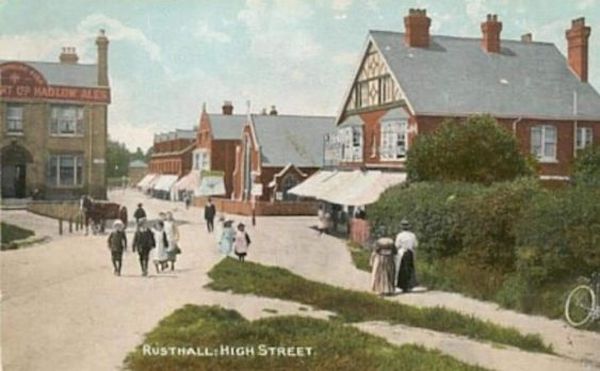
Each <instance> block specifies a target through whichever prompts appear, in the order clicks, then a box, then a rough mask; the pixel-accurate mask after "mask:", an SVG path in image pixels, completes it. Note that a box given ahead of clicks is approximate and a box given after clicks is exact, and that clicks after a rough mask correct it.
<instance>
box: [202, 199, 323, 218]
mask: <svg viewBox="0 0 600 371" xmlns="http://www.w3.org/2000/svg"><path fill="white" fill-rule="evenodd" d="M206 201H207V198H206V197H194V201H193V204H194V206H197V207H204V205H205V204H206ZM212 202H213V204H214V205H215V207H216V208H217V213H226V214H236V215H246V216H250V215H252V203H250V202H245V201H232V200H228V199H225V198H216V197H215V198H213V199H212ZM318 207H319V204H318V203H317V202H315V201H275V202H269V201H256V215H257V216H277V215H281V216H293V215H316V214H317V210H318Z"/></svg>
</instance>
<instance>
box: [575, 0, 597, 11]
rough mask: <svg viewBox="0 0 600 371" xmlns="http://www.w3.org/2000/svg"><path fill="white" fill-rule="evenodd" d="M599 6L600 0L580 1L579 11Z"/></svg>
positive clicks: (578, 4)
mask: <svg viewBox="0 0 600 371" xmlns="http://www.w3.org/2000/svg"><path fill="white" fill-rule="evenodd" d="M597 6H600V1H599V0H579V1H578V2H577V9H579V10H585V9H589V8H595V7H597Z"/></svg>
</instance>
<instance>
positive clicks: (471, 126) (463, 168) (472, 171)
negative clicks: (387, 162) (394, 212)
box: [406, 115, 534, 184]
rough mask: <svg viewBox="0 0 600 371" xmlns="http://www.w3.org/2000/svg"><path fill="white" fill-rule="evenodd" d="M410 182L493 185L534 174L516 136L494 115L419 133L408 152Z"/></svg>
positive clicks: (447, 124) (446, 123) (476, 117)
mask: <svg viewBox="0 0 600 371" xmlns="http://www.w3.org/2000/svg"><path fill="white" fill-rule="evenodd" d="M406 165H407V171H408V178H409V179H410V180H411V181H417V182H422V181H446V182H448V181H449V182H457V181H458V182H475V183H483V184H491V183H492V182H497V181H507V180H512V179H515V178H518V177H521V176H526V175H531V174H533V170H534V169H532V166H531V164H530V161H529V160H528V159H527V158H525V157H524V156H523V155H522V154H521V152H520V150H519V144H518V142H517V140H516V138H515V137H514V136H513V135H512V134H511V133H510V132H508V131H507V130H505V129H503V128H502V127H500V125H498V123H497V122H496V120H495V119H494V118H493V117H491V116H487V115H485V116H472V117H469V118H468V119H467V120H466V122H459V121H456V120H446V121H444V122H443V123H442V125H441V126H440V127H439V128H438V130H436V131H435V132H434V133H432V134H425V135H419V136H418V137H417V138H416V140H415V142H414V143H413V145H412V146H411V148H410V150H409V153H408V155H407V163H406Z"/></svg>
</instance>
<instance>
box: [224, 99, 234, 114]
mask: <svg viewBox="0 0 600 371" xmlns="http://www.w3.org/2000/svg"><path fill="white" fill-rule="evenodd" d="M222 108H223V114H224V115H232V114H233V104H232V103H231V101H230V100H226V101H225V102H223V107H222Z"/></svg>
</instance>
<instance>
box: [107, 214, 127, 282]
mask: <svg viewBox="0 0 600 371" xmlns="http://www.w3.org/2000/svg"><path fill="white" fill-rule="evenodd" d="M113 228H114V229H113V231H112V232H111V233H110V235H109V236H108V249H109V250H110V254H111V257H112V264H113V267H114V269H115V271H114V273H115V275H117V276H120V275H121V267H122V265H123V251H125V250H127V236H126V235H125V231H124V229H125V226H124V225H123V222H122V221H120V220H118V219H117V220H116V221H115V223H114V224H113Z"/></svg>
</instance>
